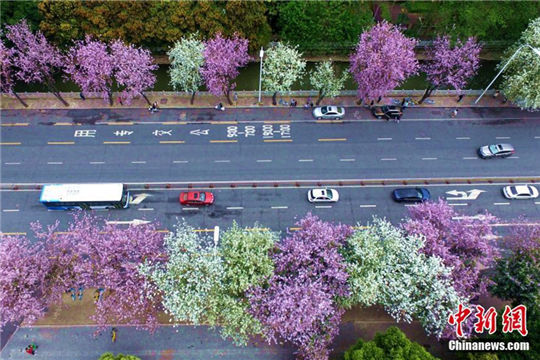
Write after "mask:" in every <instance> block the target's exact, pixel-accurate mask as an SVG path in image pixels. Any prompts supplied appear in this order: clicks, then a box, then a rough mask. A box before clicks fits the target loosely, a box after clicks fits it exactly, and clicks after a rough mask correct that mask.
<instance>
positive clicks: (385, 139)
mask: <svg viewBox="0 0 540 360" xmlns="http://www.w3.org/2000/svg"><path fill="white" fill-rule="evenodd" d="M388 140H392V138H377V141H388Z"/></svg>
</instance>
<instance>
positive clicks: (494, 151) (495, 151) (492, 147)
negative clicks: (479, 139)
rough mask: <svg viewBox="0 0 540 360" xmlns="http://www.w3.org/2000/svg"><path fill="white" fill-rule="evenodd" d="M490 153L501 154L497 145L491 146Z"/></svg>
mask: <svg viewBox="0 0 540 360" xmlns="http://www.w3.org/2000/svg"><path fill="white" fill-rule="evenodd" d="M489 151H491V153H492V154H496V153H498V152H499V148H498V147H497V145H489Z"/></svg>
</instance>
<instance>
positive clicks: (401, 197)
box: [392, 188, 431, 203]
mask: <svg viewBox="0 0 540 360" xmlns="http://www.w3.org/2000/svg"><path fill="white" fill-rule="evenodd" d="M430 198H431V194H430V193H429V191H428V189H426V188H401V189H395V190H394V191H392V199H394V201H397V202H412V203H416V202H424V201H427V200H429V199H430Z"/></svg>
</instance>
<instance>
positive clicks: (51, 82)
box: [47, 76, 69, 106]
mask: <svg viewBox="0 0 540 360" xmlns="http://www.w3.org/2000/svg"><path fill="white" fill-rule="evenodd" d="M47 86H48V87H49V90H51V92H52V93H53V95H54V96H56V98H57V99H58V100H60V101H61V102H62V104H64V106H69V104H68V103H67V102H66V100H64V99H63V98H62V95H60V92H59V91H58V89H56V86H55V85H54V80H53V79H52V78H51V77H50V76H48V77H47Z"/></svg>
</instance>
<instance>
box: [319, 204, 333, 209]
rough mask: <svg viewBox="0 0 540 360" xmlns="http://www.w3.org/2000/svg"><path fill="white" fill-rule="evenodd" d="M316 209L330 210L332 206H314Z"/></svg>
mask: <svg viewBox="0 0 540 360" xmlns="http://www.w3.org/2000/svg"><path fill="white" fill-rule="evenodd" d="M315 208H317V209H330V208H332V205H317V206H315Z"/></svg>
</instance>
